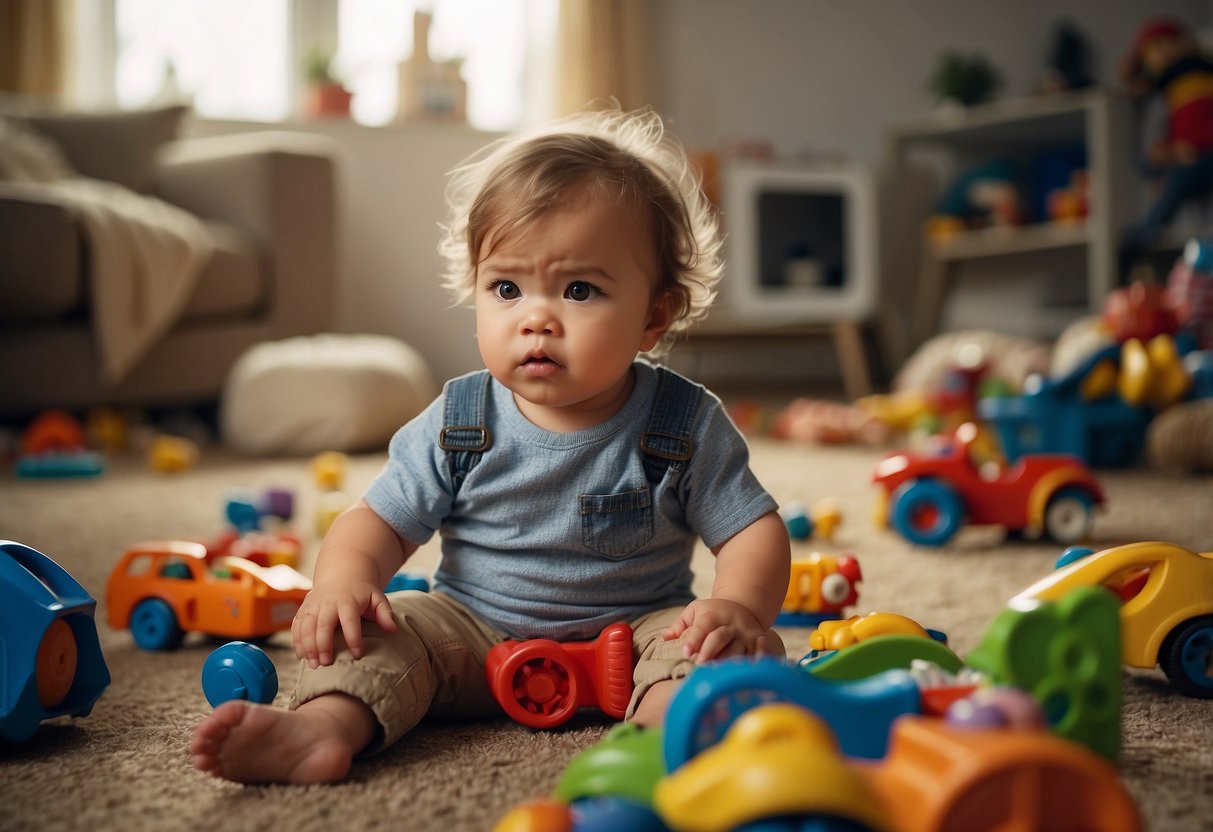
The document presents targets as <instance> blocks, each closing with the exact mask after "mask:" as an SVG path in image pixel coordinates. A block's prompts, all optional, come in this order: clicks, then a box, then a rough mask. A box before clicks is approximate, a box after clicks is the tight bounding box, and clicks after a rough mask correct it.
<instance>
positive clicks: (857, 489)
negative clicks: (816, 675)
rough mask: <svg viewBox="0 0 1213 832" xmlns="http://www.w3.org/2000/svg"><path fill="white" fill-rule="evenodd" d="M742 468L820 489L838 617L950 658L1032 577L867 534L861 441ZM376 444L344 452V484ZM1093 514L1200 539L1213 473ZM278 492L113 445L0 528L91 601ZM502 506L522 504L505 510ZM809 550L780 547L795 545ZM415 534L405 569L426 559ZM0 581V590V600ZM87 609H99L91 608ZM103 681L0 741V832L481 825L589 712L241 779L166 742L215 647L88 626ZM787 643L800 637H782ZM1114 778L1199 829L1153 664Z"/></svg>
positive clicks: (30, 494) (197, 709)
mask: <svg viewBox="0 0 1213 832" xmlns="http://www.w3.org/2000/svg"><path fill="white" fill-rule="evenodd" d="M753 452H754V453H753V460H754V467H755V469H756V471H757V472H758V474H759V476H760V478H761V479H762V480H763V481H764V482H765V483H766V484H767V486H768V488H769V489H770V490H771V491H772V493H774V495H775V496H776V498H777V499H779V500H780V501H781V502H787V501H791V500H800V501H803V502H806V503H811V502H812V501H814V500H816V499H818V498H821V497H827V496H828V497H835V498H837V499H838V500H839V502H840V504H841V506H842V508H843V511H844V513H845V520H844V524H843V527H842V529H841V531H840V534H839V537H838V540H837V542H836V543H835V544H833V545H830V546H823V548H824V549H826V550H840V549H844V548H845V549H849V550H852V551H853V552H855V553H856V555H857V556H858V557H859V559H860V562H861V564H862V568H863V571H864V576H865V581H864V583H863V585H862V587H861V590H862V594H861V597H860V603H859V605H858V611H861V612H866V611H872V610H887V611H892V612H899V613H903V614H905V615H908V616H911V617H913V618H915V619H916V620H918V621H920V622H922V623H923V624H925V625H927V626H930V627H935V628H938V629H942V630H945V631H946V632H947V633H948V634H949V635H950V636H951V639H952V644H953V646H954V647H955V648H956V649H957V651H958V652H959V653H961V655H964V654H965V652H966V651H968V650H970V649H972V648H973V647H974V646H975V645H976V643H977V642H978V640H979V639H980V638H981V635H982V633H983V632H984V630H985V628H986V627H987V625H988V624H989V622H990V621H991V619H992V618H993V617H994V615H995V614H996V613H997V612H998V610H999V609H1000V608H1001V607H1002V606H1003V604H1004V602H1005V601H1006V599H1007V598H1009V597H1010V596H1011V595H1013V594H1014V593H1016V592H1017V591H1019V590H1020V589H1022V588H1023V587H1026V586H1027V585H1028V584H1029V583H1031V582H1032V581H1034V580H1035V579H1036V578H1038V577H1039V576H1041V575H1043V574H1045V573H1046V572H1048V571H1049V569H1050V567H1051V564H1052V561H1053V559H1054V558H1055V557H1056V556H1057V554H1058V551H1057V547H1056V546H1053V545H1051V544H1033V543H1024V542H1022V541H1004V540H1003V539H1002V536H1001V534H999V533H998V532H997V530H992V529H966V530H965V531H964V532H963V533H962V534H961V535H960V537H959V538H958V539H957V540H956V541H954V543H953V544H952V545H950V546H948V547H947V548H945V549H942V550H938V551H926V550H917V549H914V548H912V547H910V546H909V545H908V544H907V543H905V542H904V541H903V540H901V539H900V538H899V537H897V536H896V535H894V534H892V533H890V532H887V531H881V530H877V529H875V528H873V526H872V524H871V519H870V518H871V513H872V505H873V492H872V490H871V486H870V485H869V475H870V473H871V470H872V466H873V462H874V461H875V459H876V457H877V454H876V452H874V451H869V450H862V449H848V448H842V449H838V448H816V447H807V446H797V445H786V444H779V443H775V442H772V441H768V440H755V441H754V443H753ZM381 463H382V456H379V455H369V456H363V457H355V458H354V459H352V461H351V466H350V473H349V478H348V490H349V491H350V492H351V493H356V492H358V491H359V490H360V489H361V488H362V487H364V486H365V485H366V484H367V482H369V480H370V478H371V477H372V476H373V475H374V473H375V472H376V471H377V470H378V468H379V466H380V465H381ZM1101 477H1102V479H1103V482H1104V484H1105V486H1106V488H1107V491H1108V493H1109V497H1110V506H1109V510H1108V511H1107V512H1106V513H1104V514H1102V515H1101V516H1100V517H1099V518H1098V520H1097V522H1096V525H1095V536H1096V545H1097V546H1100V547H1103V546H1110V545H1114V544H1118V543H1124V542H1130V541H1138V540H1150V539H1160V540H1169V541H1173V542H1175V543H1179V544H1181V545H1184V546H1186V547H1189V548H1194V549H1202V550H1208V549H1211V548H1213V478H1210V477H1203V478H1196V477H1182V476H1179V475H1170V474H1164V473H1156V472H1151V471H1146V470H1134V471H1124V472H1104V473H1103V474H1101ZM268 486H287V487H291V488H294V489H295V490H296V492H297V495H298V502H299V506H300V512H299V515H300V522H299V524H298V527H299V529H300V530H301V531H302V532H304V533H305V534H307V535H309V537H308V540H309V546H308V551H307V553H306V558H305V570H307V569H310V565H311V564H310V557H311V555H312V554H313V553H314V549H315V538H314V537H311V536H310V531H309V530H308V526H309V525H310V518H311V512H312V510H313V507H314V505H315V502H316V496H317V495H316V491H315V488H314V487H313V485H312V484H311V480H310V477H309V475H308V472H307V461H306V460H298V459H291V460H248V459H241V458H237V457H232V456H230V455H228V454H225V453H223V452H222V451H220V450H218V449H213V450H209V451H206V452H204V454H203V458H202V460H201V463H200V464H199V466H198V467H197V468H195V469H194V470H191V471H189V472H187V473H183V474H178V475H172V476H165V475H159V474H154V473H151V472H149V471H148V470H146V469H145V468H144V466H143V464H142V462H141V460H139V459H134V458H116V459H113V460H111V463H110V466H109V470H108V471H107V473H105V474H104V475H103V476H102V477H100V478H98V479H95V480H91V481H75V482H73V481H20V480H15V479H13V478H12V475H11V474H10V473H4V474H3V475H0V538H10V539H15V540H18V541H21V542H23V543H26V544H28V545H31V546H33V547H35V548H37V549H40V550H42V551H44V552H46V553H47V554H49V555H51V556H52V557H54V558H56V559H57V560H58V561H59V563H60V564H62V565H63V566H65V567H66V568H67V569H68V570H69V571H71V572H72V573H73V574H74V575H75V577H76V578H77V579H78V580H79V581H80V582H81V583H83V584H84V586H85V587H86V588H87V589H88V590H89V591H90V592H91V593H92V594H93V595H94V596H95V597H97V598H102V597H103V596H104V590H105V581H106V578H107V576H108V573H109V570H110V569H111V568H112V566H113V565H114V563H115V562H116V560H117V559H118V557H119V556H120V555H121V553H122V551H123V550H124V549H125V548H126V547H127V546H128V545H129V544H131V543H134V542H136V541H141V540H147V539H155V538H164V537H174V536H176V537H195V538H205V537H209V536H211V535H213V534H214V533H216V532H217V531H218V530H219V528H220V526H221V517H222V506H223V499H224V494H225V492H226V491H227V490H228V489H230V488H253V489H260V488H265V487H268ZM520 511H525V506H521V505H520ZM809 551H810V547H809V546H808V545H807V544H797V546H796V554H799V555H804V554H807V553H808V552H809ZM434 557H435V549H434V546H433V544H431V545H430V546H428V547H426V548H425V549H424V550H423V551H422V552H421V553H419V555H418V556H417V558H416V561H415V562H414V563H413V566H414V568H420V569H425V568H429V567H432V565H433V563H434ZM696 558H697V559H696V565H697V567H698V569H697V571H698V575H699V581H698V584H697V589H698V590H699V591H701V592H702V591H703V590H704V589H706V588H707V587H708V586H709V585H710V579H711V558H710V555H708V554H707V553H706V552H705V551H702V550H701V551H700V552H699V553H698V554H697V556H696ZM2 592H3V588H2V587H0V603H5V601H4V600H3V596H2ZM99 618H103V611H99ZM100 630H101V640H102V646H103V649H104V652H105V657H106V660H107V662H108V664H109V669H110V672H111V674H112V675H113V683H112V685H111V686H110V687H109V689H108V690H107V691H106V692H105V694H104V695H103V696H102V698H101V699H100V701H99V702H98V704H97V706H96V708H95V709H94V711H93V713H92V715H91V716H89V717H88V718H85V719H79V720H74V721H66V722H63V723H62V724H47V725H44V726H42V728H41V729H40V730H39V732H38V733H37V734H36V735H35V736H34V738H33V739H31V740H29V741H28V742H25V743H22V744H19V745H5V744H3V743H0V830H4V832H15V831H16V830H57V829H85V830H92V831H93V832H100V830H178V829H200V830H201V829H207V830H210V829H222V830H225V832H236V831H237V830H263V829H267V830H290V831H291V832H304V830H313V829H316V830H326V832H328V830H371V829H383V830H393V832H405V830H430V829H433V830H443V832H458V830H486V829H489V828H490V827H491V826H492V824H493V823H494V821H495V820H496V819H497V818H499V817H501V815H502V814H503V813H504V812H505V811H506V810H508V809H509V808H510V807H511V806H513V805H515V804H516V803H518V802H519V801H521V800H524V799H527V798H532V797H537V796H542V795H545V794H547V793H548V792H549V791H550V790H551V789H552V787H553V785H554V784H555V782H556V781H557V779H558V777H559V776H560V774H561V772H562V770H563V769H564V766H565V764H566V763H567V761H568V760H569V759H570V758H571V757H572V756H573V755H574V754H576V753H577V752H578V751H579V750H581V749H583V748H585V747H587V746H588V745H590V744H592V743H594V742H595V741H596V740H597V739H598V738H599V737H600V736H601V735H602V733H603V732H604V730H605V729H606V727H607V723H606V722H605V721H604V720H602V719H601V718H598V717H595V716H592V715H584V716H579V717H577V718H576V719H575V720H574V721H573V722H572V723H570V724H569V725H567V726H565V727H563V728H561V729H559V730H555V731H550V732H532V731H530V730H528V729H525V728H523V727H520V726H518V725H515V724H512V723H511V722H509V721H507V720H506V719H504V718H503V719H499V720H493V721H490V722H483V723H473V724H425V725H423V726H422V727H421V728H420V729H419V730H417V731H416V732H414V733H413V734H412V735H410V736H408V737H406V738H405V739H404V740H403V741H402V742H400V743H399V744H398V745H397V746H396V747H394V748H393V749H391V750H390V751H388V752H387V753H385V754H382V755H380V756H378V757H376V758H374V759H372V760H368V761H363V762H359V763H357V764H356V765H355V768H354V770H353V773H352V776H351V777H350V779H349V781H348V782H346V783H343V784H341V785H336V786H319V787H306V788H301V787H288V786H266V787H244V786H239V785H235V784H232V783H225V782H221V781H218V780H215V779H212V778H210V777H207V776H204V775H202V774H199V773H198V772H196V771H194V770H193V769H192V768H191V767H190V765H189V761H188V755H187V752H186V745H187V742H188V740H189V737H190V735H191V732H192V730H193V728H194V726H195V725H196V724H197V723H198V721H199V720H200V719H201V718H202V717H203V715H204V714H206V713H207V712H208V710H209V706H208V705H207V703H206V701H205V699H204V697H203V695H202V690H201V685H200V681H199V671H200V668H201V665H202V662H203V660H204V659H205V658H206V656H207V655H208V653H209V652H210V650H211V649H213V648H214V647H215V646H216V643H215V642H208V641H206V640H205V639H202V638H201V637H199V636H193V637H191V638H189V639H188V640H187V642H186V645H185V646H184V647H183V648H181V649H180V650H177V651H175V652H171V653H167V654H157V653H148V652H144V651H142V650H140V649H138V648H137V647H135V646H134V644H133V643H132V641H131V638H130V635H129V633H126V632H113V631H111V630H109V628H108V627H106V626H104V624H103V623H102V624H101V626H100ZM786 640H787V643H788V646H789V652H790V654H791V655H793V656H799V655H800V654H802V653H803V652H804V651H805V649H806V644H807V642H806V632H805V631H792V630H790V631H787V633H786ZM269 653H270V655H271V657H272V658H273V660H274V662H275V664H276V666H277V668H278V672H279V677H280V679H281V683H282V688H283V690H284V692H280V693H279V699H278V701H279V702H281V701H283V699H284V698H285V695H286V694H285V692H289V690H290V688H291V686H292V685H293V679H294V675H295V662H294V658H293V654H292V652H291V649H290V645H289V639H288V638H285V637H284V636H283V635H282V634H280V635H279V636H277V637H275V638H274V639H273V640H272V641H271V642H270V645H269ZM1124 690H1125V707H1124V720H1123V723H1124V743H1123V745H1124V751H1123V756H1122V760H1121V762H1120V772H1121V775H1122V777H1123V780H1124V782H1125V784H1126V785H1127V787H1128V789H1129V791H1130V792H1131V793H1132V795H1133V796H1134V797H1135V798H1136V800H1137V801H1138V803H1139V805H1140V807H1141V811H1142V813H1143V815H1144V817H1145V818H1146V820H1147V822H1148V825H1149V828H1150V829H1154V830H1167V832H1170V830H1197V829H1204V830H1213V702H1211V701H1196V700H1191V699H1186V698H1184V697H1182V696H1180V695H1178V694H1177V693H1175V692H1174V691H1172V690H1171V689H1170V688H1169V687H1168V686H1167V684H1166V682H1165V680H1164V679H1163V677H1162V676H1161V674H1160V673H1158V672H1157V671H1151V672H1138V671H1129V672H1126V674H1125V678H1124Z"/></svg>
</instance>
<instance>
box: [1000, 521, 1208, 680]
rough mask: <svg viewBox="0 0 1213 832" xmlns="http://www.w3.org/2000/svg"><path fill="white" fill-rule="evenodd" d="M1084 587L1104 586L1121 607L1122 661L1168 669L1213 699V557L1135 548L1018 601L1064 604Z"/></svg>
mask: <svg viewBox="0 0 1213 832" xmlns="http://www.w3.org/2000/svg"><path fill="white" fill-rule="evenodd" d="M1079 586H1104V587H1107V588H1108V589H1109V590H1111V591H1112V592H1114V593H1116V595H1118V596H1119V597H1120V599H1121V607H1120V630H1121V658H1122V661H1123V662H1124V663H1125V664H1127V665H1129V666H1131V667H1143V668H1152V667H1154V666H1155V665H1160V666H1161V667H1162V670H1163V672H1164V673H1165V674H1166V675H1167V678H1168V679H1169V680H1170V681H1171V684H1172V685H1174V686H1175V687H1176V689H1178V690H1179V692H1180V693H1183V694H1185V695H1186V696H1193V697H1197V698H1200V699H1213V552H1203V553H1198V552H1193V551H1190V550H1188V549H1185V548H1183V547H1182V546H1176V545H1174V544H1172V543H1161V542H1157V541H1154V542H1147V543H1129V544H1126V545H1124V546H1116V547H1113V548H1111V549H1105V550H1103V551H1102V552H1095V553H1093V554H1090V555H1087V556H1085V557H1082V558H1080V559H1078V560H1076V561H1074V562H1072V563H1070V564H1068V565H1066V566H1063V567H1061V568H1060V569H1057V570H1056V571H1054V572H1053V573H1052V574H1050V575H1049V576H1048V577H1046V578H1044V579H1042V580H1040V581H1037V582H1036V583H1035V584H1033V585H1032V586H1030V587H1028V588H1027V589H1025V590H1024V591H1023V592H1021V593H1019V594H1018V595H1016V596H1015V597H1014V598H1012V599H1011V602H1010V603H1011V605H1012V606H1016V605H1019V604H1025V603H1030V602H1032V601H1038V600H1039V601H1059V600H1061V598H1062V597H1063V596H1065V595H1066V593H1068V592H1069V591H1070V590H1072V589H1074V588H1075V587H1079Z"/></svg>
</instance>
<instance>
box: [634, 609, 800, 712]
mask: <svg viewBox="0 0 1213 832" xmlns="http://www.w3.org/2000/svg"><path fill="white" fill-rule="evenodd" d="M682 610H683V607H670V608H669V609H664V610H658V611H657V612H653V613H649V614H648V615H646V616H642V617H641V618H638V619H637V620H636V621H634V622H632V648H633V650H634V651H635V652H636V654H637V655H638V656H639V658H638V659H637V661H636V670H635V672H634V674H633V677H632V680H633V685H634V687H633V688H632V701H631V702H630V703H629V704H628V710H627V715H626V717H625V718H626V719H629V720H631V721H632V722H635V723H637V724H638V725H643V726H645V727H651V726H656V725H661V724H662V723H663V722H664V720H665V713H666V710H667V709H668V708H669V705H670V700H671V699H673V698H674V694H675V693H677V692H678V687H679V686H680V685H681V684H682V679H683V678H684V677H686V676H689V675H690V673H691V671H692V670H694V669H695V661H694V659H688V658H687V657H685V656H683V655H682V640H681V639H674V640H672V641H665V640H664V639H663V638H662V637H661V632H662V630H664V629H665V628H666V627H669V626H670V625H671V624H673V623H674V621H676V620H677V619H678V616H679V615H681V614H682ZM765 653H766V655H770V656H777V657H779V658H781V659H782V658H786V656H787V653H786V651H785V648H784V645H783V639H781V638H780V637H779V635H778V634H777V633H776V632H775V631H774V630H767V640H766V650H765Z"/></svg>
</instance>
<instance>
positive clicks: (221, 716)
mask: <svg viewBox="0 0 1213 832" xmlns="http://www.w3.org/2000/svg"><path fill="white" fill-rule="evenodd" d="M320 702H321V700H313V701H312V702H309V703H307V704H306V705H304V706H302V707H301V708H299V709H298V710H295V711H287V710H283V709H281V708H273V707H270V706H268V705H256V704H253V703H250V702H244V701H241V700H235V701H231V702H225V703H223V704H222V705H220V706H219V707H218V708H216V709H215V710H214V712H213V713H212V714H211V715H210V716H208V717H207V718H206V719H204V720H203V721H202V722H201V724H199V725H198V728H197V729H196V730H195V731H194V739H193V742H191V743H190V754H192V755H193V763H194V768H196V769H199V770H200V771H205V772H208V773H209V774H212V775H214V776H216V777H222V778H224V779H227V780H235V781H237V782H239V783H294V784H297V785H305V784H308V783H334V782H337V781H339V780H342V779H344V778H345V776H346V774H347V773H348V772H349V770H350V762H351V761H352V760H353V758H354V755H355V754H356V753H358V752H359V751H361V750H362V748H363V746H365V745H366V742H367V739H365V738H364V737H365V736H366V735H365V732H364V731H362V730H361V729H362V728H363V726H361V725H358V726H350V725H348V724H346V723H345V722H343V721H342V719H341V717H340V716H339V714H338V713H336V712H334V711H333V710H332V709H329V708H326V707H323V706H321V707H309V705H318V704H320ZM342 704H346V703H342ZM357 704H358V705H360V706H361V707H363V708H365V706H364V705H362V704H361V703H357ZM369 713H370V712H369V710H368V711H367V714H368V715H369ZM372 731H373V723H372ZM355 743H357V745H356V746H355Z"/></svg>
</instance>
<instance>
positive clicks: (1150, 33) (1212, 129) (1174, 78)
mask: <svg viewBox="0 0 1213 832" xmlns="http://www.w3.org/2000/svg"><path fill="white" fill-rule="evenodd" d="M1120 75H1121V78H1122V79H1123V80H1124V81H1125V82H1126V83H1127V84H1128V85H1129V88H1130V90H1131V91H1132V92H1134V93H1136V94H1138V95H1141V96H1146V95H1151V94H1154V93H1157V94H1159V95H1160V96H1162V98H1163V100H1164V102H1165V103H1166V108H1167V133H1166V136H1165V137H1164V138H1163V139H1161V140H1159V141H1156V142H1154V143H1152V144H1151V145H1150V147H1149V149H1148V151H1147V154H1146V156H1147V158H1146V164H1145V165H1144V168H1145V173H1146V175H1147V176H1149V177H1150V178H1151V179H1156V180H1158V182H1159V186H1160V187H1159V191H1158V196H1157V197H1156V198H1155V200H1154V203H1153V204H1152V205H1151V206H1150V207H1149V209H1148V210H1147V211H1146V213H1145V214H1144V215H1143V216H1142V217H1141V218H1140V219H1138V220H1137V221H1136V222H1133V223H1131V224H1130V225H1129V226H1128V227H1126V228H1125V229H1124V232H1123V233H1122V236H1121V242H1120V252H1119V261H1120V262H1119V265H1120V269H1121V277H1122V278H1126V277H1127V276H1128V274H1129V271H1130V270H1131V269H1132V268H1133V266H1134V265H1135V264H1136V262H1137V261H1138V260H1139V259H1140V258H1141V256H1142V255H1143V254H1144V253H1145V251H1146V250H1147V249H1148V248H1149V247H1150V246H1151V245H1152V244H1153V243H1154V242H1156V241H1157V239H1158V238H1159V236H1160V235H1161V234H1162V232H1163V230H1164V229H1165V228H1166V227H1167V225H1168V224H1169V223H1170V222H1171V220H1172V219H1174V217H1175V215H1176V213H1177V212H1178V211H1179V209H1180V208H1181V207H1183V206H1184V205H1185V204H1186V203H1188V202H1190V201H1192V200H1195V199H1199V198H1203V197H1207V196H1209V195H1210V194H1213V63H1211V62H1210V61H1209V60H1208V59H1207V58H1205V56H1204V55H1202V54H1201V53H1200V50H1199V49H1198V47H1197V44H1196V40H1195V38H1193V37H1192V35H1191V34H1190V33H1189V32H1188V30H1187V29H1186V28H1185V27H1184V26H1183V24H1181V23H1179V22H1178V21H1176V20H1174V19H1172V18H1166V17H1158V18H1153V19H1151V20H1148V21H1146V22H1145V23H1144V24H1142V26H1141V27H1140V28H1139V29H1138V32H1137V36H1136V37H1135V38H1134V41H1133V47H1132V48H1131V49H1130V50H1129V52H1128V54H1126V55H1125V56H1124V57H1123V58H1122V59H1121V64H1120Z"/></svg>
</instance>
